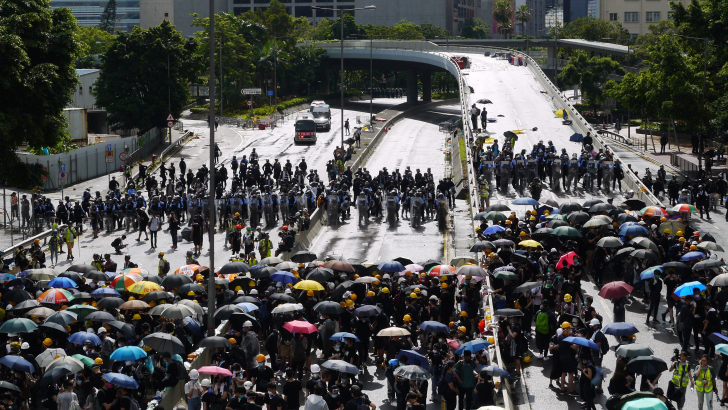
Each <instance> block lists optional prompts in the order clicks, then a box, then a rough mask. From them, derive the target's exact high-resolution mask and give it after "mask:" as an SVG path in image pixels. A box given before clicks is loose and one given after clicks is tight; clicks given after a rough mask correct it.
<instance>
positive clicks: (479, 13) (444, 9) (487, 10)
mask: <svg viewBox="0 0 728 410" xmlns="http://www.w3.org/2000/svg"><path fill="white" fill-rule="evenodd" d="M534 1H544V0H534ZM280 2H281V3H283V4H284V5H285V6H286V9H287V10H288V12H289V13H290V14H291V15H292V16H294V17H306V18H308V19H309V20H310V21H311V22H312V23H313V24H316V22H318V21H320V20H321V19H323V18H327V19H335V18H336V15H335V14H334V12H333V11H330V10H313V9H311V6H319V7H330V8H363V7H366V6H370V5H374V6H376V7H377V9H376V10H373V11H369V10H367V11H356V12H354V13H352V14H354V16H355V17H356V22H357V23H358V24H375V25H387V26H393V25H395V24H397V23H398V22H399V21H401V20H407V21H409V22H412V23H415V24H421V23H424V22H430V23H433V24H434V25H436V26H438V27H441V28H443V29H445V30H446V31H448V32H449V33H451V34H452V35H453V36H456V35H459V33H460V30H461V29H462V25H463V23H464V22H465V20H466V19H467V18H472V17H479V18H482V19H484V20H485V21H486V23H490V22H491V20H492V19H493V18H492V12H491V9H492V5H493V0H280ZM215 6H216V9H217V12H227V13H234V14H236V15H237V14H241V13H245V12H246V11H249V10H252V9H257V8H263V9H265V8H267V7H268V6H270V0H216V1H215ZM192 13H197V14H198V15H199V16H200V17H203V18H204V17H208V16H209V13H208V6H207V3H205V2H199V1H193V0H140V16H141V20H140V22H141V27H142V28H149V27H154V26H156V25H158V24H159V23H161V22H162V20H165V19H166V20H169V21H170V22H172V24H174V25H175V27H176V28H177V30H180V31H181V32H182V35H184V36H191V35H192V34H193V33H195V32H196V31H198V29H197V28H193V27H190V24H191V23H192V17H191V14H192Z"/></svg>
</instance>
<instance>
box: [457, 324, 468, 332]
mask: <svg viewBox="0 0 728 410" xmlns="http://www.w3.org/2000/svg"><path fill="white" fill-rule="evenodd" d="M458 330H459V331H461V332H463V333H467V332H468V329H467V328H465V326H460V327H459V328H458Z"/></svg>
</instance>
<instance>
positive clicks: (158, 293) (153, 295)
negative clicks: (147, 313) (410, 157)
mask: <svg viewBox="0 0 728 410" xmlns="http://www.w3.org/2000/svg"><path fill="white" fill-rule="evenodd" d="M173 276H180V275H173ZM168 297H169V295H168V294H167V292H165V291H163V290H155V291H154V292H149V293H147V294H146V295H144V297H143V298H142V300H143V301H145V302H151V301H153V300H163V299H167V298H168ZM102 300H103V299H102Z"/></svg>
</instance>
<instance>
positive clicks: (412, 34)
mask: <svg viewBox="0 0 728 410" xmlns="http://www.w3.org/2000/svg"><path fill="white" fill-rule="evenodd" d="M390 33H391V34H390V35H391V36H392V38H393V39H396V40H424V39H425V36H423V35H422V32H421V31H420V27H419V26H418V25H417V24H414V23H412V22H409V21H407V20H400V21H399V22H398V23H397V24H395V25H394V26H393V27H392V29H391V30H390Z"/></svg>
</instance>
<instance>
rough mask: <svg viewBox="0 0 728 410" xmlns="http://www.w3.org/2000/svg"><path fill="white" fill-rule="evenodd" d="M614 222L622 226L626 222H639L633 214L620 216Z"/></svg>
mask: <svg viewBox="0 0 728 410" xmlns="http://www.w3.org/2000/svg"><path fill="white" fill-rule="evenodd" d="M614 222H616V223H618V224H619V225H622V224H623V223H625V222H637V217H635V216H634V215H631V214H619V215H617V217H616V218H615V219H614Z"/></svg>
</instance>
